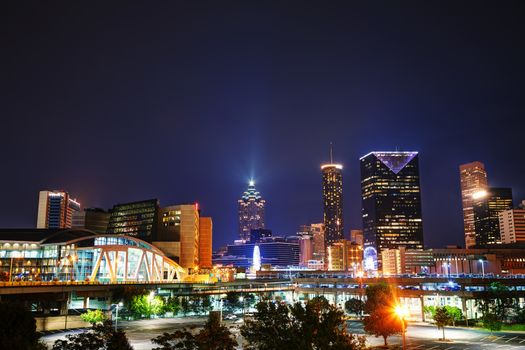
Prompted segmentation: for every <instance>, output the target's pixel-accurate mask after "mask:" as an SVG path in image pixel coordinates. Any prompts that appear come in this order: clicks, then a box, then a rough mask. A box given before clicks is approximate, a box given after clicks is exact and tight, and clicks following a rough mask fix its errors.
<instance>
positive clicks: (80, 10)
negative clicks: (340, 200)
mask: <svg viewBox="0 0 525 350" xmlns="http://www.w3.org/2000/svg"><path fill="white" fill-rule="evenodd" d="M15 3H16V2H13V3H11V4H10V5H8V6H7V7H4V8H3V10H2V15H1V16H2V19H1V21H0V27H1V28H2V29H1V32H2V35H0V43H1V45H2V46H1V47H2V49H1V51H0V64H1V66H0V81H1V89H2V90H1V91H0V93H1V94H0V99H1V101H0V115H1V120H2V126H1V127H0V146H1V147H0V155H1V157H2V164H3V166H2V167H1V170H0V180H1V183H2V184H3V194H4V196H3V200H2V201H1V202H0V226H1V227H32V226H34V225H35V223H36V207H37V195H38V191H39V190H40V189H55V188H64V189H66V190H68V191H70V192H71V193H72V194H74V195H76V196H77V197H78V199H79V200H80V201H81V202H82V203H83V204H84V205H87V206H99V207H105V208H108V207H111V206H112V205H113V204H114V203H116V202H125V201H134V200H140V199H147V198H155V197H157V198H159V199H160V201H161V204H164V205H168V204H175V203H182V202H193V201H198V202H199V203H200V205H201V207H202V210H203V214H205V215H210V216H212V217H213V219H214V246H215V247H217V246H219V245H220V244H224V243H226V242H229V241H231V240H233V239H234V238H236V237H237V202H236V201H237V199H238V198H239V196H240V195H241V194H242V192H243V191H244V189H245V187H246V184H247V181H248V179H249V178H250V177H251V176H253V177H254V178H255V180H256V182H257V188H258V189H259V190H260V191H261V193H262V195H263V196H264V197H265V198H266V200H267V203H268V208H267V226H268V227H269V228H271V229H273V230H274V232H276V233H279V234H292V233H294V232H295V231H296V228H297V226H298V225H300V224H303V223H309V222H319V221H321V219H322V212H321V175H320V170H319V165H320V164H321V163H322V162H323V161H325V160H327V158H328V144H329V142H330V141H333V142H334V143H335V157H336V159H337V160H338V161H340V162H342V163H343V164H344V166H345V169H344V196H345V210H344V215H345V227H346V228H345V229H350V228H359V227H361V219H360V207H361V200H360V182H359V181H360V180H359V161H358V159H359V157H360V156H362V155H364V154H366V153H368V152H369V151H374V150H393V149H395V148H396V147H398V148H399V149H402V150H418V151H419V152H420V166H421V180H422V197H423V220H424V230H425V243H426V245H428V246H443V245H445V244H463V231H462V230H463V229H462V216H461V200H460V191H459V175H458V166H459V164H461V163H464V162H468V161H472V160H481V161H483V162H485V164H486V166H487V169H488V172H489V182H490V184H491V185H494V186H508V187H512V188H513V190H514V198H515V202H518V200H521V199H525V178H524V176H523V174H525V153H524V141H523V140H524V135H525V123H524V117H525V113H524V109H525V98H524V95H525V94H524V92H525V89H524V81H525V79H524V78H525V67H524V66H525V64H524V62H525V40H524V35H525V5H524V4H523V2H521V1H505V2H491V3H486V4H483V3H482V2H479V1H476V2H460V3H458V2H457V1H451V2H445V1H439V2H424V4H423V3H422V2H420V1H416V2H391V1H371V2H369V1H366V2H365V1H363V2H350V1H345V2H341V3H333V2H332V3H330V4H326V3H325V2H315V3H314V2H311V3H308V2H303V1H301V2H290V1H285V2H282V1H279V2H277V1H276V2H273V3H272V2H264V4H263V3H262V2H261V3H260V4H258V5H256V4H255V3H256V2H254V1H239V2H230V1H210V2H206V1H199V2H192V1H188V2H182V1H180V2H179V1H166V2H144V4H139V3H138V2H136V3H134V4H131V3H128V2H111V1H106V2H100V3H82V5H84V6H85V7H83V6H82V5H81V4H80V3H77V2H73V3H71V2H61V3H60V2H54V3H49V2H42V3H40V4H39V3H35V4H31V3H29V2H23V4H22V2H18V3H16V4H15ZM196 3H197V4H196ZM458 5H459V6H461V7H458Z"/></svg>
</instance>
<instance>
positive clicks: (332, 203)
mask: <svg viewBox="0 0 525 350" xmlns="http://www.w3.org/2000/svg"><path fill="white" fill-rule="evenodd" d="M342 170H343V166H342V165H341V164H335V163H334V162H333V159H332V150H331V149H330V163H329V164H323V165H321V173H322V175H323V220H324V230H325V231H324V239H325V245H326V246H327V247H328V246H329V245H330V244H331V243H334V242H337V241H340V240H341V239H343V238H344V234H343V173H342Z"/></svg>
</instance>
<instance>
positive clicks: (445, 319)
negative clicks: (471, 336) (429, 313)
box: [434, 307, 452, 340]
mask: <svg viewBox="0 0 525 350" xmlns="http://www.w3.org/2000/svg"><path fill="white" fill-rule="evenodd" d="M434 322H436V326H437V328H438V329H441V330H443V339H442V340H445V327H446V326H448V325H450V324H451V323H452V316H451V315H450V314H449V313H448V312H447V309H446V308H445V307H437V308H436V313H435V314H434Z"/></svg>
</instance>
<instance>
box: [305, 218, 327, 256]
mask: <svg viewBox="0 0 525 350" xmlns="http://www.w3.org/2000/svg"><path fill="white" fill-rule="evenodd" d="M299 232H300V233H301V234H309V235H310V236H311V237H312V259H313V260H317V261H324V258H325V254H326V248H325V239H324V224H323V223H319V224H311V225H301V227H299Z"/></svg>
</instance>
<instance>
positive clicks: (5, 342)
mask: <svg viewBox="0 0 525 350" xmlns="http://www.w3.org/2000/svg"><path fill="white" fill-rule="evenodd" d="M0 315H2V327H0V349H2V350H34V349H39V348H41V347H42V345H41V344H39V342H38V337H39V336H38V333H37V331H36V322H35V319H34V317H33V315H32V314H31V312H30V311H28V310H26V309H25V308H24V307H23V305H21V304H16V303H7V302H0Z"/></svg>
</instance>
